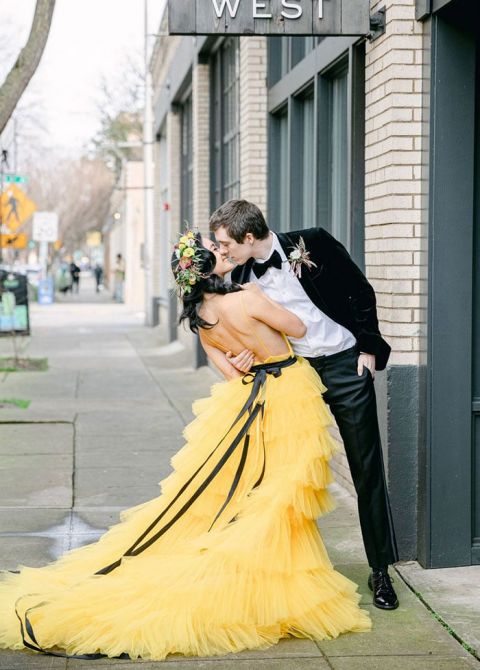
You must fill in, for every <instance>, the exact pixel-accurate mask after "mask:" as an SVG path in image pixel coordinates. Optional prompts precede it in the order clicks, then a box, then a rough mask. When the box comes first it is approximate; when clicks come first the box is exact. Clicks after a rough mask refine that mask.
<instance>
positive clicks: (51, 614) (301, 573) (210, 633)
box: [0, 232, 371, 660]
mask: <svg viewBox="0 0 480 670" xmlns="http://www.w3.org/2000/svg"><path fill="white" fill-rule="evenodd" d="M172 264H173V270H174V275H175V278H176V281H177V284H178V286H179V289H180V291H181V293H182V297H183V312H182V315H181V319H182V320H187V321H188V322H189V325H190V328H191V329H192V330H193V331H194V332H198V333H199V336H200V339H201V342H202V344H203V346H204V347H205V350H206V352H207V355H208V356H209V357H210V359H211V360H212V362H213V363H214V364H215V365H217V366H218V367H219V369H220V370H221V372H222V373H223V375H224V377H225V378H226V381H225V382H219V383H217V384H215V385H214V386H213V388H212V391H211V395H210V396H209V397H207V398H203V399H201V400H197V401H196V402H195V403H194V406H193V411H194V414H195V419H194V420H193V421H192V422H191V423H190V424H189V425H188V426H187V427H186V428H185V430H184V437H185V441H186V444H185V446H183V447H182V448H181V449H180V450H179V451H178V452H177V453H176V454H175V455H174V456H173V458H172V460H171V464H172V472H171V473H170V475H169V476H168V477H166V478H165V479H164V480H163V481H162V482H160V484H161V494H160V495H159V496H158V497H157V498H154V499H152V500H149V501H146V502H143V503H141V504H139V505H137V506H136V507H132V508H129V509H126V510H124V511H123V512H122V513H121V514H120V522H119V523H117V524H115V525H113V526H111V527H110V528H109V529H108V530H107V531H106V532H105V533H104V535H102V536H101V538H100V539H99V540H98V541H97V542H94V543H92V544H90V545H87V546H84V547H80V548H77V549H73V550H70V551H69V552H67V553H65V554H63V555H62V556H61V557H60V558H59V559H57V560H56V561H53V562H51V563H49V564H47V565H46V566H44V567H42V568H30V567H27V566H25V565H21V566H19V568H20V570H19V571H18V573H13V572H3V573H1V575H0V648H9V649H19V650H20V649H24V648H29V649H33V650H35V651H37V652H41V653H44V654H45V653H46V654H49V655H56V656H67V657H70V656H75V657H76V658H84V659H95V658H100V657H102V656H109V657H116V658H132V659H135V658H144V659H150V660H163V659H164V658H165V657H166V656H167V655H168V654H173V653H179V654H184V655H188V656H192V655H199V656H211V655H219V654H226V653H229V652H239V651H241V650H245V649H263V648H266V647H268V646H270V645H273V644H275V643H276V642H278V640H279V639H280V638H283V637H288V636H295V637H304V638H311V639H317V640H321V639H325V638H335V637H337V636H338V635H340V634H341V633H346V632H366V631H368V630H370V629H371V621H370V617H369V614H368V612H367V611H366V610H363V609H361V608H360V607H359V601H360V595H359V594H358V593H357V588H358V587H357V585H356V584H355V583H354V582H352V581H351V580H350V579H348V578H347V577H345V576H344V575H342V574H340V573H339V572H337V571H336V570H335V569H334V567H333V565H332V563H331V561H330V559H329V557H328V554H327V551H326V549H325V546H324V544H323V541H322V539H321V536H320V533H319V530H318V528H317V525H316V523H315V519H316V518H317V517H319V516H321V515H322V514H325V513H326V512H329V511H330V510H332V509H333V508H334V507H335V502H334V500H333V498H332V495H331V493H330V492H329V490H328V489H327V486H328V484H329V483H331V482H332V480H333V477H332V474H331V470H330V468H329V465H328V462H329V460H330V458H331V456H332V454H333V453H335V452H336V451H337V450H338V449H339V447H338V444H337V443H336V442H335V441H334V439H333V438H332V436H331V435H330V433H329V430H328V427H329V425H330V424H331V423H332V420H331V418H330V415H329V413H328V411H327V408H326V405H325V403H324V401H323V399H322V392H323V391H325V387H324V386H323V384H322V383H321V381H320V379H319V377H318V375H317V374H316V372H315V371H314V370H313V368H311V366H310V365H309V363H308V362H307V361H305V360H304V359H302V358H297V357H295V356H294V354H293V352H292V349H291V347H290V344H289V342H288V340H287V337H286V336H292V337H301V336H302V335H303V333H304V330H305V326H304V325H303V323H302V322H301V321H300V320H299V319H298V317H296V316H295V315H294V314H292V313H291V312H289V311H287V310H286V309H284V308H283V307H281V306H279V305H278V304H276V303H274V302H273V301H271V300H270V299H268V298H267V297H266V296H265V295H263V294H262V293H261V292H260V291H257V290H256V289H255V287H253V286H248V285H247V287H246V288H245V289H242V287H240V286H237V285H231V284H227V283H226V282H225V281H224V275H225V274H226V273H228V272H229V271H230V270H231V269H232V266H231V265H230V263H229V262H228V261H226V260H223V259H222V257H221V255H220V253H219V251H218V249H217V248H216V246H215V244H214V243H213V242H211V241H210V240H208V239H203V240H202V239H201V238H200V237H199V236H198V235H194V233H192V232H189V233H187V234H186V235H185V236H183V237H181V238H180V242H179V243H178V244H177V245H175V250H174V256H173V261H172ZM245 349H246V350H250V351H251V352H252V354H251V360H248V361H247V365H248V366H249V365H250V364H251V363H253V366H252V367H251V369H250V371H249V372H248V373H247V374H245V375H243V374H242V373H240V372H239V371H238V370H236V369H235V368H234V367H233V366H230V364H229V363H228V360H227V359H226V357H225V355H224V352H228V351H231V352H237V353H238V352H240V351H243V350H245Z"/></svg>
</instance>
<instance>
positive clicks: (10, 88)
mask: <svg viewBox="0 0 480 670" xmlns="http://www.w3.org/2000/svg"><path fill="white" fill-rule="evenodd" d="M54 7H55V0H37V4H36V7H35V15H34V17H33V23H32V29H31V31H30V35H29V37H28V42H27V43H26V45H25V46H24V47H23V49H22V50H21V52H20V54H19V56H18V58H17V61H16V63H15V65H14V66H13V67H12V69H11V70H10V72H9V73H8V75H7V78H6V79H5V81H4V82H3V84H2V86H1V87H0V133H2V132H3V130H4V128H5V126H6V125H7V123H8V120H9V119H10V117H11V115H12V112H13V111H14V109H15V107H16V106H17V103H18V101H19V100H20V98H21V96H22V93H23V92H24V90H25V89H26V88H27V85H28V82H29V81H30V79H31V78H32V77H33V75H34V73H35V70H36V69H37V67H38V64H39V63H40V59H41V57H42V54H43V50H44V49H45V45H46V43H47V39H48V33H49V32H50V26H51V24H52V16H53V9H54Z"/></svg>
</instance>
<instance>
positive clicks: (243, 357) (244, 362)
mask: <svg viewBox="0 0 480 670" xmlns="http://www.w3.org/2000/svg"><path fill="white" fill-rule="evenodd" d="M225 355H226V357H227V360H228V362H229V363H230V365H233V367H234V368H235V369H237V370H239V371H240V372H249V370H250V368H251V367H252V365H253V362H254V360H255V354H254V353H253V352H251V351H250V350H249V349H244V350H243V351H241V352H240V353H239V354H237V355H236V356H234V355H233V354H232V352H231V351H227V353H226V354H225Z"/></svg>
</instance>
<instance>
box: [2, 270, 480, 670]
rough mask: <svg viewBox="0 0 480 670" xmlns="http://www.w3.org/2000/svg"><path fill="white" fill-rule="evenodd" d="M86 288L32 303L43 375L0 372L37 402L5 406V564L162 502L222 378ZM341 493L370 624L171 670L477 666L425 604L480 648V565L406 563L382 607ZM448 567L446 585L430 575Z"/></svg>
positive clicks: (5, 389) (330, 532)
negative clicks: (199, 401)
mask: <svg viewBox="0 0 480 670" xmlns="http://www.w3.org/2000/svg"><path fill="white" fill-rule="evenodd" d="M84 286H85V288H84V287H83V286H82V297H81V299H80V298H77V297H76V296H72V297H69V298H64V299H62V301H61V302H59V303H57V304H55V305H53V306H51V307H43V308H41V307H38V306H36V305H34V306H33V307H32V310H31V311H32V319H31V320H32V332H33V335H32V337H31V338H30V341H29V344H28V348H27V354H28V355H29V356H42V357H43V356H46V357H48V359H49V364H50V367H49V370H48V371H47V372H35V373H31V372H30V373H28V372H24V373H10V374H3V375H2V373H0V382H1V383H0V400H2V399H8V398H10V399H11V398H17V399H24V400H30V401H31V405H30V407H29V408H28V409H26V410H22V409H17V408H14V407H12V408H7V407H3V408H1V409H0V435H1V437H0V454H1V459H0V546H1V550H0V569H10V570H14V569H16V568H17V566H18V564H24V565H30V566H41V565H44V564H45V563H47V562H48V561H51V560H52V559H54V558H55V557H57V556H59V555H60V554H61V553H62V552H64V551H65V550H67V549H68V548H70V547H76V546H80V545H83V544H85V543H89V542H92V541H94V540H95V539H97V538H98V537H99V535H101V534H102V532H104V530H105V529H106V528H107V527H108V526H109V525H111V524H113V523H116V522H117V521H118V515H119V512H120V510H121V509H124V508H126V507H131V506H133V505H136V504H138V503H140V502H142V501H143V500H148V499H151V498H153V497H156V496H157V495H158V493H159V488H158V482H159V481H160V480H161V479H163V478H164V477H165V476H166V475H167V474H168V473H169V471H170V465H169V460H170V458H171V456H172V455H173V454H174V453H175V452H176V451H177V450H178V449H179V448H180V447H181V446H182V437H181V433H182V429H183V427H184V425H185V423H186V422H187V421H189V420H190V418H191V410H190V407H191V402H192V400H194V399H195V398H197V397H201V396H205V395H207V394H208V392H209V388H210V386H211V384H212V383H213V382H215V381H217V379H218V378H217V377H216V375H215V373H214V372H213V371H211V370H210V369H208V368H202V369H200V370H197V371H193V370H192V369H191V367H190V356H189V355H188V353H187V352H185V351H184V350H183V349H182V348H181V347H180V346H179V345H176V344H173V345H166V346H161V341H160V334H159V332H158V331H156V330H152V329H147V328H145V327H144V326H143V316H142V314H139V313H132V312H131V311H129V310H128V309H127V308H126V307H125V306H124V305H117V304H112V303H111V302H109V299H108V296H105V295H102V294H100V295H96V294H94V293H93V291H92V290H91V283H90V284H88V282H86V283H85V284H84ZM89 287H90V288H89ZM89 291H90V292H91V293H90V301H89V298H88V292H89ZM10 353H11V351H10V344H9V342H8V341H7V340H6V339H0V354H1V355H8V354H10ZM333 488H334V493H335V495H336V498H337V500H338V507H337V509H336V510H334V511H333V512H332V513H330V514H329V515H327V516H326V517H324V518H322V519H320V522H319V525H320V528H321V530H322V534H323V537H324V539H325V542H326V545H327V548H328V551H329V554H330V557H331V559H332V561H333V562H334V564H335V567H336V568H337V569H338V570H339V571H341V572H342V573H343V574H345V575H346V576H348V577H350V578H351V579H353V580H354V581H355V582H357V583H358V584H359V590H360V592H361V594H362V596H363V598H362V606H364V607H366V608H367V609H368V610H369V611H370V612H371V615H372V620H373V631H372V632H371V633H366V634H347V635H343V636H340V637H339V638H337V639H336V640H331V641H326V642H318V643H314V642H312V641H310V640H295V639H291V640H290V639H289V640H284V641H282V642H281V643H280V644H278V645H276V646H275V647H273V648H270V649H268V650H266V651H263V652H248V653H247V652H245V653H242V654H238V655H231V656H228V657H217V658H213V659H196V658H187V659H184V658H182V657H178V656H177V657H171V658H169V659H168V660H167V664H168V666H167V667H169V668H170V667H171V668H172V670H173V669H174V668H175V669H176V670H183V669H190V670H193V669H194V668H205V669H207V670H223V669H227V668H235V667H238V668H243V669H245V670H247V669H248V670H250V669H256V668H259V669H263V668H265V669H269V670H270V669H271V670H280V669H282V670H283V669H284V670H307V669H310V668H318V669H319V670H321V669H322V668H324V669H327V668H330V670H346V669H347V668H348V670H360V669H361V668H362V669H363V668H366V667H368V668H371V670H375V669H377V668H378V669H380V668H382V669H383V668H386V667H388V668H389V670H397V669H398V670H399V669H401V670H414V669H415V670H416V669H417V668H418V669H419V670H420V669H422V670H423V669H425V670H462V669H467V668H480V662H478V660H476V659H475V658H474V656H473V655H472V654H471V653H469V652H468V651H467V650H466V649H464V647H463V646H462V644H460V643H459V642H458V641H457V639H455V637H454V635H453V634H451V633H450V632H449V631H448V630H447V629H446V628H445V626H443V625H442V624H441V623H439V622H438V620H437V618H436V616H435V615H434V614H432V613H431V612H430V611H429V609H428V606H430V607H431V608H432V609H433V610H438V612H439V614H440V616H441V618H443V620H444V621H446V622H447V623H448V624H449V625H450V627H451V629H453V630H452V633H456V634H457V635H458V636H460V637H461V639H462V640H464V641H466V642H468V643H469V644H470V645H471V646H472V647H474V648H475V645H477V643H478V637H479V634H478V631H479V625H480V624H479V620H480V615H479V602H480V597H479V595H477V594H475V591H474V589H475V588H477V589H478V588H479V583H480V574H479V570H480V568H479V569H477V568H472V569H470V568H467V569H465V570H466V571H467V570H468V571H470V570H471V572H470V573H467V572H463V573H462V572H460V571H454V572H450V573H448V571H447V572H445V571H434V570H430V571H425V570H422V568H420V566H418V565H417V564H416V563H408V564H403V565H401V564H400V565H399V566H398V569H399V572H397V574H394V579H395V583H394V585H395V587H396V589H397V592H398V595H399V599H400V603H401V605H400V607H399V609H398V610H395V611H393V612H383V611H381V610H378V609H377V608H375V607H374V606H373V605H372V603H371V593H370V591H369V590H368V587H367V583H366V582H367V577H368V565H367V562H366V559H365V554H364V550H363V545H362V541H361V535H360V530H359V526H358V520H357V512H356V504H355V500H354V499H353V498H352V497H351V496H350V495H349V494H348V493H347V492H346V491H345V490H344V489H342V488H341V487H340V486H339V485H338V484H335V485H334V486H333ZM440 572H442V579H441V580H440V582H439V580H435V579H433V580H432V579H431V576H432V575H433V574H434V573H440ZM449 574H450V576H451V579H450V578H449V576H448V575H449ZM469 574H470V575H471V582H469V581H468V580H469V579H470V577H469V576H468V575H469ZM463 575H466V576H465V577H464V576H463ZM402 576H403V577H404V579H405V581H404V579H403V578H402ZM454 579H457V580H459V579H460V580H461V579H464V580H466V584H467V586H468V588H467V589H466V588H465V585H463V586H462V591H461V597H462V599H463V601H462V603H460V602H458V601H457V602H455V601H453V608H452V602H451V601H452V596H451V595H450V593H451V592H452V593H455V592H456V591H455V589H456V588H457V583H456V582H455V581H454ZM452 580H453V581H452ZM406 582H408V583H410V585H411V587H410V588H409V586H408V585H407V583H406ZM439 584H440V585H439ZM412 588H413V589H414V590H417V591H419V592H420V593H421V594H422V596H423V599H424V600H425V604H424V603H423V602H422V600H421V599H420V598H419V597H417V596H416V595H415V594H414V593H413V591H412ZM477 593H478V591H477ZM457 595H458V594H457ZM465 599H466V601H465ZM468 599H470V600H468ZM462 608H463V609H462ZM467 610H468V616H467V614H466V612H467ZM475 613H476V619H475V618H474V617H475ZM455 616H456V617H457V619H456V620H455V621H454V620H453V618H454V617H455ZM468 617H471V621H470V622H469V621H468ZM450 619H451V620H450ZM477 649H478V646H477ZM85 663H86V662H85V661H75V660H68V661H67V660H65V659H57V658H53V657H52V658H50V657H43V656H41V655H37V654H35V653H31V652H9V651H0V669H1V670H17V669H18V670H20V669H21V670H24V669H28V670H30V669H33V668H35V669H36V668H59V669H65V668H68V669H73V668H77V667H78V668H80V667H87V665H88V663H87V665H85ZM91 663H92V665H94V666H96V665H98V666H101V667H104V666H108V667H110V668H120V667H121V668H124V667H130V666H132V667H133V666H134V665H138V664H139V663H140V664H141V667H143V668H160V667H163V664H162V663H159V662H157V663H152V662H148V661H140V662H135V663H133V662H131V661H119V660H114V659H112V660H110V659H104V660H100V661H94V662H91Z"/></svg>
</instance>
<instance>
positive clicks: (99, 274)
mask: <svg viewBox="0 0 480 670" xmlns="http://www.w3.org/2000/svg"><path fill="white" fill-rule="evenodd" d="M93 274H94V275H95V292H96V293H98V292H99V291H100V287H101V286H102V279H103V268H102V266H101V265H100V263H95V267H94V269H93Z"/></svg>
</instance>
